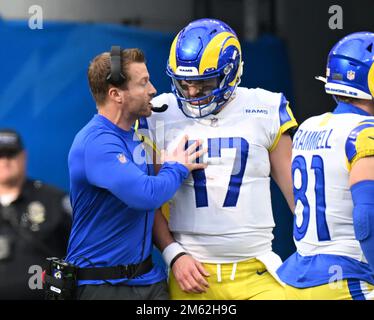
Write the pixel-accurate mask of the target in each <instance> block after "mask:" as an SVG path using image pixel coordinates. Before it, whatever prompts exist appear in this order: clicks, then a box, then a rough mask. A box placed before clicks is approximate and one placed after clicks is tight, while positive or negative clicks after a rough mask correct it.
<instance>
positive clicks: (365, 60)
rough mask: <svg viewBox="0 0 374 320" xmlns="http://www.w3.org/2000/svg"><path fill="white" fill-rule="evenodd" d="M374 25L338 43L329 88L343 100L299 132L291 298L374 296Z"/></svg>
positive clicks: (286, 273) (285, 268)
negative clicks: (295, 249)
mask: <svg viewBox="0 0 374 320" xmlns="http://www.w3.org/2000/svg"><path fill="white" fill-rule="evenodd" d="M373 46H374V33H369V32H359V33H353V34H351V35H348V36H347V37H345V38H344V39H342V40H341V41H339V42H338V43H337V44H336V45H335V46H334V47H333V48H332V50H331V51H330V54H329V56H328V62H327V72H326V78H322V77H318V79H321V80H323V81H324V82H325V83H326V84H325V90H326V93H327V94H331V95H333V96H334V98H335V100H336V102H337V106H336V108H335V110H334V111H333V112H332V113H325V114H322V115H319V116H316V117H311V118H309V119H308V120H306V121H305V122H304V123H303V124H301V125H300V128H299V129H298V131H297V132H296V134H295V136H294V140H293V150H292V174H293V179H294V188H293V189H294V197H295V202H296V209H295V222H294V240H295V243H296V247H297V252H296V253H294V254H293V255H292V256H291V257H290V258H288V259H287V260H286V261H285V263H284V264H283V265H282V267H281V268H280V269H279V270H278V275H279V276H280V278H281V279H282V280H283V281H284V282H285V283H287V284H288V286H287V287H286V293H287V296H288V298H290V299H374V291H373V289H374V273H373V270H374V235H373V231H374V157H373V156H374V118H373V117H372V116H373V115H374V101H373V97H374V47H373Z"/></svg>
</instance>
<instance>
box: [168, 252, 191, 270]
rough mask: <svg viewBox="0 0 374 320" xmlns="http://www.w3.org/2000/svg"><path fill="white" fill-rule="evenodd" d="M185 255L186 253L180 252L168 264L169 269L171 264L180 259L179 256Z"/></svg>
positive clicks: (171, 266)
mask: <svg viewBox="0 0 374 320" xmlns="http://www.w3.org/2000/svg"><path fill="white" fill-rule="evenodd" d="M186 254H187V252H180V253H178V254H177V255H176V256H175V257H174V258H173V260H171V262H170V269H171V268H173V264H174V263H175V262H176V261H177V260H178V259H179V258H180V257H181V256H185V255H186Z"/></svg>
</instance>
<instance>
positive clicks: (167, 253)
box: [162, 242, 184, 266]
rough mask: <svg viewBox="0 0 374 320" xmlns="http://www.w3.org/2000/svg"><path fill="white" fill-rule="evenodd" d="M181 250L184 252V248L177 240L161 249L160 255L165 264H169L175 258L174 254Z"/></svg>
mask: <svg viewBox="0 0 374 320" xmlns="http://www.w3.org/2000/svg"><path fill="white" fill-rule="evenodd" d="M181 252H184V249H183V247H182V246H181V245H180V244H179V243H178V242H172V243H170V244H169V245H168V246H167V247H166V248H165V249H164V250H163V251H162V257H163V258H164V260H165V263H166V265H167V266H170V264H171V261H172V260H173V259H174V258H175V256H176V255H178V254H179V253H181Z"/></svg>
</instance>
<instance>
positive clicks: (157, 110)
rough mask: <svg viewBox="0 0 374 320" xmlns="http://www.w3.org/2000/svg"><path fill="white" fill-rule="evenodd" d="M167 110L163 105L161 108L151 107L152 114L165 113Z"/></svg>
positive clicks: (165, 105)
mask: <svg viewBox="0 0 374 320" xmlns="http://www.w3.org/2000/svg"><path fill="white" fill-rule="evenodd" d="M168 108H169V106H168V105H167V104H166V103H165V104H163V105H162V106H161V107H157V108H156V107H151V109H152V111H153V112H165V111H166V110H167V109H168Z"/></svg>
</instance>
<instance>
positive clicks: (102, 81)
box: [88, 48, 146, 105]
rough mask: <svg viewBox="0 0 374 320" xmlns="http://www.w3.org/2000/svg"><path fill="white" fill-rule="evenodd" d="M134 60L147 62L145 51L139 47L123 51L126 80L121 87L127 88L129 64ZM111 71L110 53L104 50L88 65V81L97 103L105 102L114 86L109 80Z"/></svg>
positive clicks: (122, 62)
mask: <svg viewBox="0 0 374 320" xmlns="http://www.w3.org/2000/svg"><path fill="white" fill-rule="evenodd" d="M132 62H139V63H141V62H144V63H145V62H146V61H145V56H144V53H143V52H142V51H141V50H140V49H137V48H133V49H125V50H122V51H121V64H122V74H123V75H124V77H125V81H124V83H123V85H122V86H121V88H126V85H127V83H128V81H129V80H130V76H129V74H128V66H129V64H130V63H132ZM109 73H110V53H109V52H104V53H102V54H99V55H98V56H96V57H95V58H94V59H93V60H92V61H91V63H90V66H89V67H88V83H89V85H90V89H91V93H92V95H93V97H94V99H95V101H96V104H97V105H100V104H103V103H104V102H105V99H106V97H107V94H108V90H109V88H110V87H111V86H112V85H111V84H110V83H109V82H108V81H107V79H106V78H107V76H108V74H109Z"/></svg>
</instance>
